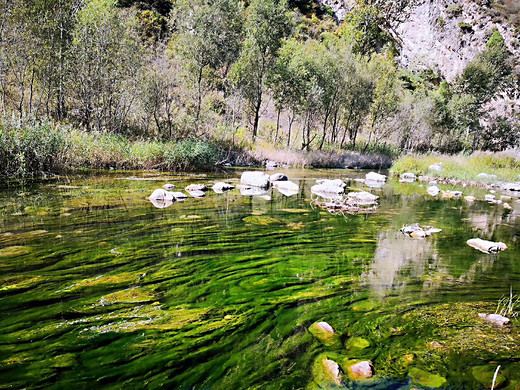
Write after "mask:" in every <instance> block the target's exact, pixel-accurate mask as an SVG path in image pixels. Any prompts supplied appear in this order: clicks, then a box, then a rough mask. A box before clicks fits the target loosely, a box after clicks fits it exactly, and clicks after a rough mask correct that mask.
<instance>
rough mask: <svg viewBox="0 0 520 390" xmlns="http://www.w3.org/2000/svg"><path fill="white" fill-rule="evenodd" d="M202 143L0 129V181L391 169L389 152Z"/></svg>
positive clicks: (66, 129) (16, 126)
mask: <svg viewBox="0 0 520 390" xmlns="http://www.w3.org/2000/svg"><path fill="white" fill-rule="evenodd" d="M238 145H240V146H237V144H235V143H231V142H228V141H224V142H222V141H215V140H212V139H205V138H195V137H194V138H187V139H183V140H180V141H176V142H174V141H165V140H150V139H146V140H145V139H130V138H127V137H124V136H121V135H116V134H109V133H99V132H87V131H83V130H79V129H76V128H73V127H71V126H68V125H59V124H54V123H49V122H47V123H38V124H27V123H16V122H14V121H4V122H2V123H0V166H1V167H2V169H1V170H0V180H9V179H19V178H24V177H39V176H44V175H46V174H59V173H63V172H68V171H71V170H78V169H79V170H82V169H132V170H164V171H183V172H194V171H214V170H218V169H222V168H225V167H227V166H263V165H265V164H266V163H267V162H268V161H274V162H276V163H277V164H279V165H289V166H293V167H312V168H360V169H363V168H365V169H386V168H390V166H391V164H392V161H393V156H392V154H391V153H390V152H384V151H383V152H379V151H378V152H372V153H368V154H362V153H358V152H355V151H352V152H349V151H327V152H325V151H315V152H306V151H300V150H283V151H281V150H275V149H273V148H270V147H269V146H267V145H265V146H264V145H260V144H256V145H251V144H248V143H245V142H242V143H240V144H238Z"/></svg>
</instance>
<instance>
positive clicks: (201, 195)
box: [188, 190, 206, 198]
mask: <svg viewBox="0 0 520 390" xmlns="http://www.w3.org/2000/svg"><path fill="white" fill-rule="evenodd" d="M188 194H190V196H192V197H194V198H204V197H205V196H206V193H205V192H204V191H197V190H193V191H188Z"/></svg>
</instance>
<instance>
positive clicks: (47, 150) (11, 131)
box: [0, 121, 67, 179]
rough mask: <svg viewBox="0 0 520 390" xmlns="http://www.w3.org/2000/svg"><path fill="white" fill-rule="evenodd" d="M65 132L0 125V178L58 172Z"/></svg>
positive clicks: (9, 123)
mask: <svg viewBox="0 0 520 390" xmlns="http://www.w3.org/2000/svg"><path fill="white" fill-rule="evenodd" d="M66 150H67V142H66V138H65V131H64V130H63V129H62V127H60V126H53V125H51V124H50V123H35V124H31V123H25V122H17V121H2V122H0V166H1V167H2V169H1V170H0V177H2V178H4V179H5V178H21V177H28V176H37V175H41V174H42V173H50V172H57V171H59V170H60V169H62V167H63V164H64V155H65V152H66Z"/></svg>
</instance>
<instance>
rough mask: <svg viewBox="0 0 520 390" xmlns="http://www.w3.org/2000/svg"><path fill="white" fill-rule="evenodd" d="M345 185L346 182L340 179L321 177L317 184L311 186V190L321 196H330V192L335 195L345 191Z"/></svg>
mask: <svg viewBox="0 0 520 390" xmlns="http://www.w3.org/2000/svg"><path fill="white" fill-rule="evenodd" d="M345 186H346V184H345V183H344V182H343V180H340V179H335V180H328V179H321V180H316V184H315V185H313V186H312V187H311V192H312V193H313V194H316V195H318V196H321V197H328V194H331V195H332V196H334V195H338V194H343V193H344V192H345Z"/></svg>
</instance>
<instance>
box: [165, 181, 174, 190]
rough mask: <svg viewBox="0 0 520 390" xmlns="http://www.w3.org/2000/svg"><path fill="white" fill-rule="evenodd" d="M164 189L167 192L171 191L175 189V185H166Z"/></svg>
mask: <svg viewBox="0 0 520 390" xmlns="http://www.w3.org/2000/svg"><path fill="white" fill-rule="evenodd" d="M162 188H164V189H165V190H168V191H170V190H173V189H174V188H175V185H173V184H170V183H166V184H165V185H163V187H162Z"/></svg>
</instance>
